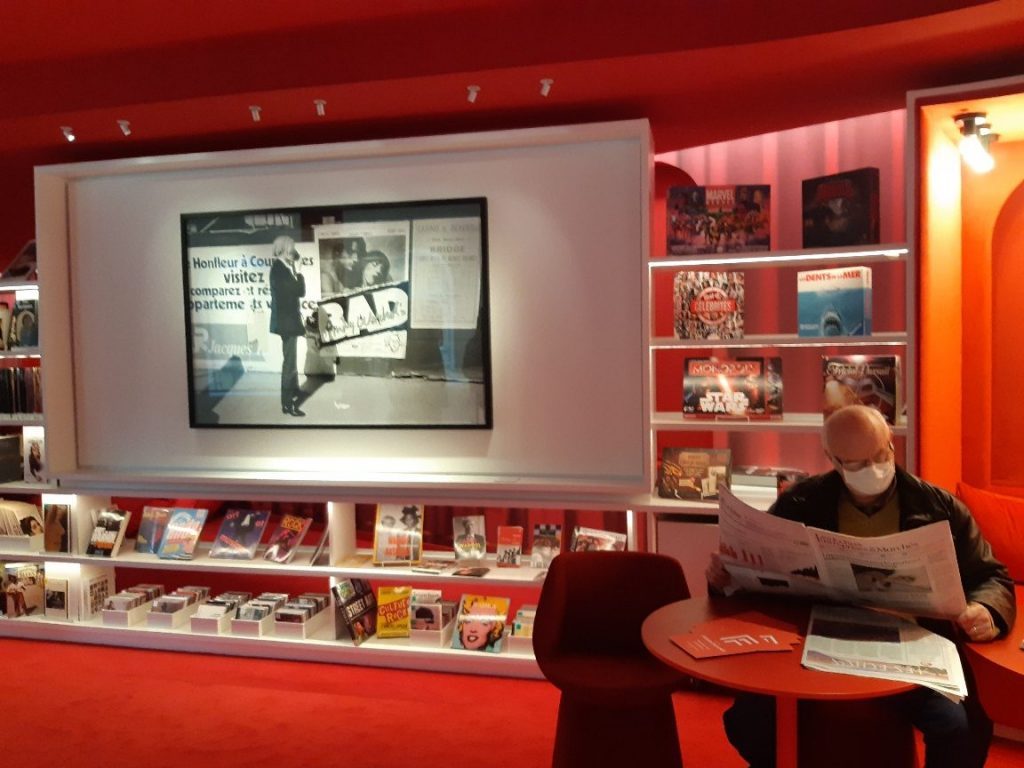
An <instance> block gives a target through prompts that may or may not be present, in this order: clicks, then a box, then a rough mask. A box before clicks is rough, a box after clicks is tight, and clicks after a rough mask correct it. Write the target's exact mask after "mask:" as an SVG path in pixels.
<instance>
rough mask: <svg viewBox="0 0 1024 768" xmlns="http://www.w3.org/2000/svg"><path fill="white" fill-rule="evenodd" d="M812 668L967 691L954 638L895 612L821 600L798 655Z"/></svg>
mask: <svg viewBox="0 0 1024 768" xmlns="http://www.w3.org/2000/svg"><path fill="white" fill-rule="evenodd" d="M800 663H801V664H803V665H804V666H805V667H807V668H808V669H817V670H821V671H823V672H838V673H840V674H844V675H857V676H859V677H877V678H882V679H883V680H899V681H903V682H907V683H916V684H917V685H923V686H925V687H926V688H931V689H932V690H934V691H938V692H939V693H941V694H942V695H943V696H946V697H948V698H950V699H952V700H953V701H960V700H962V699H963V698H964V697H965V696H966V695H967V681H966V679H965V678H964V669H963V665H962V664H961V662H960V656H959V654H958V653H957V652H956V646H955V645H954V644H953V642H952V641H951V640H947V639H946V638H944V637H942V636H941V635H937V634H935V633H934V632H929V631H928V630H927V629H924V628H923V627H919V626H918V625H917V624H915V623H914V622H912V621H908V620H907V619H902V618H900V617H898V616H893V615H892V614H886V613H879V612H877V611H871V610H867V609H864V608H850V607H847V606H841V605H817V606H815V607H814V609H813V610H812V611H811V623H810V626H809V627H808V628H807V639H806V640H805V641H804V654H803V658H802V659H801V660H800Z"/></svg>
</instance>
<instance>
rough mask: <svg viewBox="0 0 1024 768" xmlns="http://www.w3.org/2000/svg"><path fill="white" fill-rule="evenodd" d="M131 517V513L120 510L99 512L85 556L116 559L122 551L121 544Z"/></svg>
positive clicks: (102, 510)
mask: <svg viewBox="0 0 1024 768" xmlns="http://www.w3.org/2000/svg"><path fill="white" fill-rule="evenodd" d="M131 516H132V513H131V512H126V511H124V510H120V509H101V510H99V513H98V514H97V515H96V522H95V524H94V525H93V529H92V534H91V535H90V536H89V545H88V546H87V547H86V549H85V554H87V555H99V556H100V557H116V556H117V553H118V551H120V549H121V542H123V541H124V534H125V531H126V530H127V529H128V521H129V520H130V519H131Z"/></svg>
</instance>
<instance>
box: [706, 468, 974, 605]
mask: <svg viewBox="0 0 1024 768" xmlns="http://www.w3.org/2000/svg"><path fill="white" fill-rule="evenodd" d="M719 496H720V499H719V512H718V531H719V552H720V555H721V558H722V564H723V565H724V566H725V569H726V570H727V571H728V572H729V573H730V574H731V575H732V579H733V582H734V583H735V584H736V586H738V587H741V588H743V589H746V590H751V591H756V592H770V593H775V594H786V595H807V596H811V597H820V598H823V599H829V600H835V601H838V602H848V603H855V604H860V605H869V606H875V607H879V608H888V609H891V610H896V611H901V612H903V613H910V614H914V615H916V616H938V617H941V618H953V617H956V616H959V615H960V613H962V612H963V610H964V609H965V608H966V607H967V602H966V600H965V599H964V589H963V585H962V584H961V583H960V569H959V567H958V566H957V562H956V552H955V550H954V549H953V537H952V535H951V534H950V530H949V523H948V522H947V521H945V520H943V521H940V522H937V523H932V524H930V525H926V526H923V527H921V528H915V529H913V530H910V531H902V532H901V533H895V534H892V535H891V536H874V537H860V536H846V535H843V534H840V533H833V532H831V531H824V530H821V529H820V528H810V527H808V526H806V525H804V524H802V523H797V522H793V521H792V520H785V519H783V518H781V517H775V516H774V515H769V514H766V513H765V512H762V511H760V510H757V509H754V508H753V507H751V506H748V505H747V504H744V503H743V502H742V501H740V500H739V499H737V498H736V497H735V496H733V495H732V493H730V491H729V490H728V489H727V488H723V489H721V491H720V493H719Z"/></svg>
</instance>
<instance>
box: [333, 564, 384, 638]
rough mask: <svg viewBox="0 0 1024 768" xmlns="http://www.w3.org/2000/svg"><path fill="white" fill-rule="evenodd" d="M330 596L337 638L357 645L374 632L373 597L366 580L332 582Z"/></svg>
mask: <svg viewBox="0 0 1024 768" xmlns="http://www.w3.org/2000/svg"><path fill="white" fill-rule="evenodd" d="M331 594H332V596H333V597H334V611H335V629H336V634H337V636H338V638H339V639H342V638H344V639H348V640H351V641H352V643H353V644H354V645H361V644H362V643H363V641H365V640H366V639H367V638H370V637H373V636H374V635H375V634H376V633H377V597H376V595H374V593H373V587H372V586H370V582H369V581H367V580H366V579H336V580H335V582H334V584H333V585H332V586H331Z"/></svg>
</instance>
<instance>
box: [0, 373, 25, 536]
mask: <svg viewBox="0 0 1024 768" xmlns="http://www.w3.org/2000/svg"><path fill="white" fill-rule="evenodd" d="M2 388H3V382H2V381H0V391H2ZM0 399H2V398H0ZM0 411H2V409H0ZM24 464H25V462H24V457H23V456H22V449H21V435H0V483H17V482H21V481H22V480H23V479H24V477H25V470H24ZM0 528H2V523H0ZM0 535H10V534H0Z"/></svg>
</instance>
